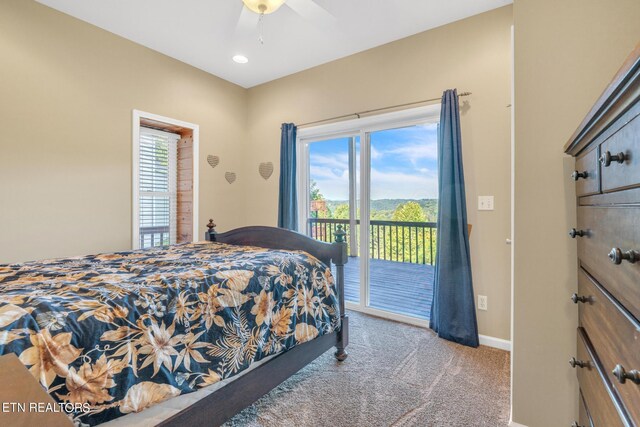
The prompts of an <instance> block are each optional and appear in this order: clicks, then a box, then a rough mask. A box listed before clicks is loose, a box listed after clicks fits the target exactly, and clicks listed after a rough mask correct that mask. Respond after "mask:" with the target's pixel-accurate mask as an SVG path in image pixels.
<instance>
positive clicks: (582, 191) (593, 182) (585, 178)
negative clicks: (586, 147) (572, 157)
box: [572, 148, 600, 196]
mask: <svg viewBox="0 0 640 427" xmlns="http://www.w3.org/2000/svg"><path fill="white" fill-rule="evenodd" d="M598 156H599V154H598V149H597V148H595V149H593V150H591V151H589V152H588V153H586V154H583V155H581V156H580V157H578V158H577V159H576V170H575V172H574V174H573V175H572V178H573V179H575V180H576V194H577V195H578V196H588V195H591V194H598V193H599V192H600V179H599V173H600V163H598ZM577 174H579V175H577Z"/></svg>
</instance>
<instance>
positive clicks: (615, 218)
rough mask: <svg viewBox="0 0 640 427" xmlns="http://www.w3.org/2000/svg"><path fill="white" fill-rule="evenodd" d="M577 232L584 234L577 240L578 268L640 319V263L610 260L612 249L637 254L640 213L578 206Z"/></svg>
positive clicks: (629, 208) (639, 243) (625, 208)
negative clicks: (635, 252)
mask: <svg viewBox="0 0 640 427" xmlns="http://www.w3.org/2000/svg"><path fill="white" fill-rule="evenodd" d="M577 228H579V229H580V230H582V231H585V235H584V236H582V237H579V238H577V240H578V257H579V258H580V264H581V265H583V266H584V267H585V268H586V270H587V271H588V272H589V273H590V274H591V275H592V276H594V277H595V278H596V279H597V280H598V281H599V282H600V283H601V284H602V285H604V287H605V288H606V289H607V290H608V291H609V292H611V294H612V295H613V296H614V297H615V298H616V299H617V300H618V301H619V302H621V303H622V305H624V306H625V307H627V309H628V310H629V311H631V314H633V315H634V316H635V317H636V319H640V259H639V260H638V262H636V263H633V264H632V263H630V262H628V261H625V260H622V261H621V263H620V264H614V263H613V262H612V261H611V260H610V259H609V253H610V252H611V250H612V249H613V248H618V249H620V250H621V252H626V251H629V250H634V251H640V209H638V208H631V207H593V206H580V207H579V208H578V227H577ZM639 255H640V252H639Z"/></svg>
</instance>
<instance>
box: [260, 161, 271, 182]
mask: <svg viewBox="0 0 640 427" xmlns="http://www.w3.org/2000/svg"><path fill="white" fill-rule="evenodd" d="M258 172H260V176H261V177H262V178H264V180H265V181H266V180H267V179H269V178H270V177H271V174H273V163H271V162H264V163H260V166H258Z"/></svg>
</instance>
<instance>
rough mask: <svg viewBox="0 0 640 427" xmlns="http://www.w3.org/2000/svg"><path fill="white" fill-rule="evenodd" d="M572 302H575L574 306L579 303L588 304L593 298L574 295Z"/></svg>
mask: <svg viewBox="0 0 640 427" xmlns="http://www.w3.org/2000/svg"><path fill="white" fill-rule="evenodd" d="M571 301H573V303H574V304H577V303H579V302H582V303H585V304H586V303H588V302H591V296H587V297H581V296H579V295H578V294H573V295H571Z"/></svg>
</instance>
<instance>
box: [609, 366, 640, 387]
mask: <svg viewBox="0 0 640 427" xmlns="http://www.w3.org/2000/svg"><path fill="white" fill-rule="evenodd" d="M613 375H614V376H615V377H616V378H617V379H618V382H619V383H620V384H624V383H626V382H627V380H629V381H631V382H633V383H636V384H640V371H638V370H636V369H633V370H631V371H629V372H627V371H626V370H625V369H624V367H623V366H622V365H616V367H615V368H613Z"/></svg>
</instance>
